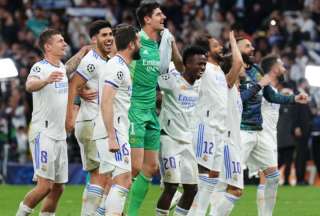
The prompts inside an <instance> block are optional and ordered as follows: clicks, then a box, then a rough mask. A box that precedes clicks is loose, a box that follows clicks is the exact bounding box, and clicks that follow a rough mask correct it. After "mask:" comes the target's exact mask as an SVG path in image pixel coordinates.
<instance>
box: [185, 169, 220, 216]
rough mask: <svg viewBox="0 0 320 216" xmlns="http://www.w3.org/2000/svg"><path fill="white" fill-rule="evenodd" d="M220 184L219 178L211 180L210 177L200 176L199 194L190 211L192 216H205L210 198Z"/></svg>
mask: <svg viewBox="0 0 320 216" xmlns="http://www.w3.org/2000/svg"><path fill="white" fill-rule="evenodd" d="M217 183H218V178H209V177H208V175H199V183H198V193H197V195H196V196H195V198H194V200H193V203H192V205H191V208H190V210H189V214H188V215H190V216H194V215H197V216H205V215H206V212H207V209H208V206H209V202H210V197H211V196H212V193H213V191H214V189H215V186H216V185H217Z"/></svg>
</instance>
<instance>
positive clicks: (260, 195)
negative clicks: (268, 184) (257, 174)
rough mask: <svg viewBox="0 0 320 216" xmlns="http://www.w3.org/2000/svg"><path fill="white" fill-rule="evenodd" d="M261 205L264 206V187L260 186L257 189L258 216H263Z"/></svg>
mask: <svg viewBox="0 0 320 216" xmlns="http://www.w3.org/2000/svg"><path fill="white" fill-rule="evenodd" d="M263 205H264V185H263V184H260V185H259V186H258V188H257V209H258V216H262V214H263Z"/></svg>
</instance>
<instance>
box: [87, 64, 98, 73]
mask: <svg viewBox="0 0 320 216" xmlns="http://www.w3.org/2000/svg"><path fill="white" fill-rule="evenodd" d="M94 69H96V68H95V67H94V65H93V64H88V66H87V70H88V71H89V72H90V73H92V72H93V71H94Z"/></svg>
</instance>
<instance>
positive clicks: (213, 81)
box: [188, 35, 241, 216]
mask: <svg viewBox="0 0 320 216" xmlns="http://www.w3.org/2000/svg"><path fill="white" fill-rule="evenodd" d="M195 44H196V45H199V46H202V47H204V48H205V49H206V50H207V51H208V63H207V65H206V70H205V72H204V74H203V76H202V78H201V87H200V99H199V103H198V108H197V115H196V120H197V130H196V135H195V136H194V137H195V139H194V145H195V151H196V157H197V161H198V167H199V188H198V193H197V195H196V197H195V199H194V202H193V204H192V207H191V209H190V211H189V214H188V215H199V216H201V215H205V214H206V212H207V209H208V206H209V202H210V198H211V195H212V193H213V191H214V189H215V187H216V185H217V183H218V181H219V179H218V177H219V173H220V171H221V167H222V161H223V155H222V151H223V146H224V142H225V140H226V132H227V128H226V118H227V115H228V114H227V103H228V84H229V82H230V86H233V84H234V82H235V80H236V77H237V74H238V71H236V70H234V71H233V72H232V73H228V74H227V78H226V76H225V74H224V72H223V71H222V69H221V68H220V63H221V61H222V46H221V44H220V43H219V41H218V40H216V39H215V38H213V37H211V36H210V35H202V36H200V37H199V38H197V39H196V41H195ZM240 66H241V64H240ZM227 80H228V82H227ZM231 81H232V82H231Z"/></svg>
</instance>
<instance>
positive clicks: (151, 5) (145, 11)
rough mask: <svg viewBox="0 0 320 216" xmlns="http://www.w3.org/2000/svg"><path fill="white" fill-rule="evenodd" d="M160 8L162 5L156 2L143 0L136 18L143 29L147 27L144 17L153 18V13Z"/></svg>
mask: <svg viewBox="0 0 320 216" xmlns="http://www.w3.org/2000/svg"><path fill="white" fill-rule="evenodd" d="M157 8H160V4H159V3H158V2H156V1H154V0H143V1H141V3H140V5H139V7H138V8H137V10H136V16H137V19H138V22H139V25H140V26H141V27H143V26H144V25H145V22H144V17H145V16H149V17H151V16H152V13H153V11H154V10H155V9H157Z"/></svg>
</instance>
